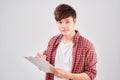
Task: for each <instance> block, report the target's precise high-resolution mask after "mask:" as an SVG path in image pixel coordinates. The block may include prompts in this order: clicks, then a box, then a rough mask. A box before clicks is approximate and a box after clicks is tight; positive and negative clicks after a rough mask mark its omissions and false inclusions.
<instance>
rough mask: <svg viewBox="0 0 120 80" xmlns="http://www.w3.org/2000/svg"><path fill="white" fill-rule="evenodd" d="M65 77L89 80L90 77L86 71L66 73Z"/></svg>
mask: <svg viewBox="0 0 120 80" xmlns="http://www.w3.org/2000/svg"><path fill="white" fill-rule="evenodd" d="M66 78H67V79H72V80H91V79H90V77H89V76H88V75H87V74H86V73H79V74H76V73H67V74H66Z"/></svg>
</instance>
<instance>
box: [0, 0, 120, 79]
mask: <svg viewBox="0 0 120 80" xmlns="http://www.w3.org/2000/svg"><path fill="white" fill-rule="evenodd" d="M119 2H120V1H119V0H0V80H44V73H43V72H41V71H39V70H38V69H37V68H36V67H35V66H34V65H33V64H31V63H30V62H28V61H27V60H26V59H24V56H34V55H35V54H36V53H37V52H42V51H44V50H45V49H46V47H47V43H48V41H49V39H50V38H51V37H52V36H53V35H55V34H58V33H59V31H58V29H57V26H56V22H55V20H54V15H53V12H54V9H55V7H56V6H57V5H58V4H60V3H68V4H70V5H71V6H73V8H74V9H76V12H77V24H76V26H77V29H78V30H79V32H80V34H81V35H83V36H84V37H86V38H88V39H89V40H90V41H91V42H92V43H93V44H94V45H95V48H96V52H97V56H98V63H97V70H98V74H97V77H96V80H118V79H119V76H120V74H119V73H120V63H119V60H120V59H119V58H120V51H119V50H120V42H119V41H120V36H119V34H120V32H119V30H120V6H119Z"/></svg>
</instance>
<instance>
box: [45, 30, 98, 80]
mask: <svg viewBox="0 0 120 80" xmlns="http://www.w3.org/2000/svg"><path fill="white" fill-rule="evenodd" d="M61 38H62V34H60V35H56V36H54V37H52V38H51V39H50V41H49V43H48V47H47V49H46V50H45V51H44V54H45V55H46V60H47V61H48V62H50V63H51V64H52V65H53V66H54V65H55V55H56V50H57V47H58V45H59V43H60V40H61ZM96 63H97V57H96V52H95V49H94V46H93V45H92V43H91V42H90V41H88V40H87V39H86V38H84V37H82V36H81V35H80V34H79V32H78V31H76V34H75V36H74V38H73V52H72V70H71V73H86V74H88V76H89V77H90V78H91V80H94V78H95V77H96V73H97V71H96ZM53 77H54V75H53V74H51V73H46V80H53V79H54V78H53Z"/></svg>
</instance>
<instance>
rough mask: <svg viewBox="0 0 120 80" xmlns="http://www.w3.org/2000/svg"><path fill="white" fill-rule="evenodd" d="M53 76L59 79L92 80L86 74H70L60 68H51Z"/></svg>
mask: <svg viewBox="0 0 120 80" xmlns="http://www.w3.org/2000/svg"><path fill="white" fill-rule="evenodd" d="M50 70H51V71H52V72H53V74H54V75H55V76H57V77H59V78H64V79H72V80H91V79H90V77H89V76H88V75H87V74H86V73H78V74H77V73H69V72H65V71H64V70H62V69H60V68H50Z"/></svg>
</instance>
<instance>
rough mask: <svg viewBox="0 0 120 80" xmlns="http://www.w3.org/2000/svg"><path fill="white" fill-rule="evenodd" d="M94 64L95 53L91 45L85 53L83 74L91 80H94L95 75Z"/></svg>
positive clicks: (95, 60)
mask: <svg viewBox="0 0 120 80" xmlns="http://www.w3.org/2000/svg"><path fill="white" fill-rule="evenodd" d="M96 63H97V56H96V52H95V49H94V46H93V45H91V47H90V48H89V49H88V50H87V52H86V58H85V73H86V74H88V76H89V77H90V78H91V80H94V79H95V77H96V74H97V70H96Z"/></svg>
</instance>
